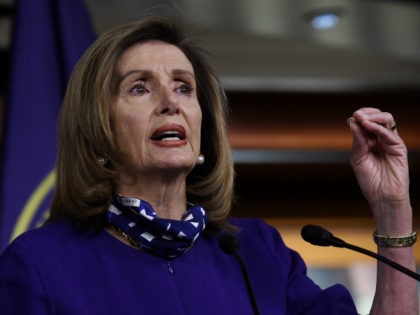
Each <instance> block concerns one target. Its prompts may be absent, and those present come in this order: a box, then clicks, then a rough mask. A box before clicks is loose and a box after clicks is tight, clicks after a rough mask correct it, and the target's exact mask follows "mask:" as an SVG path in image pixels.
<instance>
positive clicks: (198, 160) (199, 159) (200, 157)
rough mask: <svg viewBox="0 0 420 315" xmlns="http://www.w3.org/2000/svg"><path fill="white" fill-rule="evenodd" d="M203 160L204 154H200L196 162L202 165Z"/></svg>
mask: <svg viewBox="0 0 420 315" xmlns="http://www.w3.org/2000/svg"><path fill="white" fill-rule="evenodd" d="M204 161H205V158H204V155H202V154H200V155H199V156H198V159H197V164H198V165H202V164H204Z"/></svg>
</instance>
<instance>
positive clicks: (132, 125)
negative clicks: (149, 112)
mask: <svg viewBox="0 0 420 315" xmlns="http://www.w3.org/2000/svg"><path fill="white" fill-rule="evenodd" d="M116 122H117V128H116V130H117V132H116V135H117V142H118V145H119V147H120V149H121V150H122V151H123V152H127V151H131V150H133V149H135V148H138V144H139V143H140V142H141V141H142V140H144V138H145V137H146V134H147V130H146V129H145V127H146V126H147V125H146V123H145V120H144V119H142V117H141V116H138V115H137V116H136V115H134V114H127V113H124V114H123V115H120V116H119V117H118V118H117V120H116Z"/></svg>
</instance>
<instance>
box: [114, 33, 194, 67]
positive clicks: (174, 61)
mask: <svg viewBox="0 0 420 315" xmlns="http://www.w3.org/2000/svg"><path fill="white" fill-rule="evenodd" d="M162 67H163V68H164V69H167V70H173V69H182V70H186V71H189V72H191V73H194V69H193V66H192V64H191V62H190V61H189V60H188V58H187V57H186V56H185V54H184V53H183V52H182V51H181V50H180V49H179V48H178V47H176V46H175V45H172V44H168V43H165V42H162V41H158V40H152V41H147V42H142V43H138V44H134V45H133V46H131V47H129V48H128V49H127V50H125V51H124V53H123V54H122V55H121V57H120V59H119V61H118V63H117V70H118V72H119V73H120V74H124V73H126V72H128V71H131V70H133V69H145V70H151V71H154V70H158V69H159V68H162Z"/></svg>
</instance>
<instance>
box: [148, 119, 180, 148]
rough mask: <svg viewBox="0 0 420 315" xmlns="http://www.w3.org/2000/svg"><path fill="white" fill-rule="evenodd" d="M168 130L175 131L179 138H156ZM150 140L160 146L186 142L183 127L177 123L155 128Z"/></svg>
mask: <svg viewBox="0 0 420 315" xmlns="http://www.w3.org/2000/svg"><path fill="white" fill-rule="evenodd" d="M168 131H176V132H177V133H178V135H179V138H180V139H179V140H168V141H162V140H158V139H157V138H159V137H160V136H161V135H162V134H163V133H165V132H168ZM150 141H152V142H153V143H154V144H156V145H158V146H161V147H177V146H182V145H186V144H187V140H186V132H185V128H184V127H183V126H182V125H179V124H165V125H163V126H161V127H159V128H157V129H155V130H154V131H153V133H152V135H151V137H150Z"/></svg>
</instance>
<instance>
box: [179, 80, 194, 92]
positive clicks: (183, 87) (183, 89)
mask: <svg viewBox="0 0 420 315" xmlns="http://www.w3.org/2000/svg"><path fill="white" fill-rule="evenodd" d="M193 90H194V89H193V87H192V86H191V84H188V83H182V84H180V85H179V86H178V87H177V88H176V91H177V92H178V93H179V94H184V95H191V94H192V92H193Z"/></svg>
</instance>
